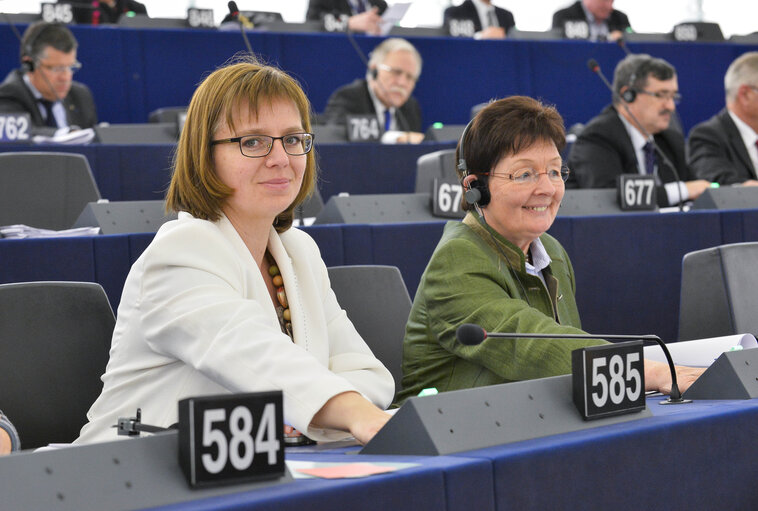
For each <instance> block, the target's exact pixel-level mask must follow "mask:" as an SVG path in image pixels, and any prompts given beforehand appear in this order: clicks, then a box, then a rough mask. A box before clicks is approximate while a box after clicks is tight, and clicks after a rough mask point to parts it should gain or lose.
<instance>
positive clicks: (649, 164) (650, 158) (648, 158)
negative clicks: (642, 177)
mask: <svg viewBox="0 0 758 511" xmlns="http://www.w3.org/2000/svg"><path fill="white" fill-rule="evenodd" d="M642 151H643V152H644V153H645V174H650V175H652V174H654V173H655V147H654V146H653V144H651V143H650V142H647V143H646V144H645V145H644V146H642Z"/></svg>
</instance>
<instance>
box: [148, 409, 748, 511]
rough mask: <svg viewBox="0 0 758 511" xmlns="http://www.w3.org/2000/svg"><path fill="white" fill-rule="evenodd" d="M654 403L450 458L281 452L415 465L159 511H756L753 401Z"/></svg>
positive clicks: (302, 457) (330, 459) (306, 457)
mask: <svg viewBox="0 0 758 511" xmlns="http://www.w3.org/2000/svg"><path fill="white" fill-rule="evenodd" d="M661 399H662V398H649V399H648V406H649V408H650V410H651V411H652V412H653V417H650V418H646V419H641V420H637V421H631V422H625V423H621V424H616V425H612V426H601V427H597V428H593V429H587V430H582V431H578V432H572V433H566V434H562V435H555V436H551V437H545V438H538V439H534V440H528V441H524V442H517V443H513V444H509V445H503V446H497V447H490V448H486V449H481V450H476V451H469V452H462V453H459V454H456V455H452V456H439V457H412V456H366V457H363V456H356V455H351V454H344V453H342V452H341V451H340V453H330V451H324V452H322V453H313V454H300V453H296V454H292V453H289V452H288V454H287V457H288V458H290V459H296V460H307V461H320V462H339V461H341V462H363V461H373V462H387V461H392V462H415V463H419V464H420V465H419V466H416V467H412V468H408V469H404V470H401V471H398V472H394V473H389V474H380V475H375V476H371V477H368V478H363V479H352V480H351V479H342V480H313V479H310V480H296V481H294V482H293V483H291V484H288V485H283V486H277V487H273V488H263V489H260V490H257V491H251V492H246V493H238V494H233V495H229V496H225V497H218V498H212V499H204V500H199V501H195V502H191V503H186V504H182V505H175V506H167V507H163V508H160V509H164V510H174V509H176V510H178V509H188V510H193V511H201V510H203V511H204V510H215V509H219V510H220V509H223V510H234V509H263V510H268V509H272V510H274V509H276V510H289V509H293V510H297V511H300V510H302V509H313V510H316V509H318V510H321V509H350V510H373V509H377V510H385V509H397V510H401V511H406V510H408V511H418V510H426V509H429V510H442V509H445V510H448V511H456V510H463V511H470V510H490V509H498V510H519V511H522V510H532V509H534V510H545V509H550V510H563V509H565V510H575V509H593V510H594V509H598V510H600V509H602V510H606V509H620V510H627V509H628V510H639V509H666V510H691V509H714V510H715V509H730V510H732V509H734V510H743V509H744V510H748V509H755V506H756V505H757V504H758V487H757V486H756V485H755V482H754V479H755V459H756V456H757V455H758V449H757V446H758V444H756V442H755V438H756V435H758V401H757V400H745V401H696V402H695V403H693V404H690V405H676V406H660V405H658V402H659V401H660V400H661ZM456 459H457V460H458V462H457V463H456V462H455V460H456Z"/></svg>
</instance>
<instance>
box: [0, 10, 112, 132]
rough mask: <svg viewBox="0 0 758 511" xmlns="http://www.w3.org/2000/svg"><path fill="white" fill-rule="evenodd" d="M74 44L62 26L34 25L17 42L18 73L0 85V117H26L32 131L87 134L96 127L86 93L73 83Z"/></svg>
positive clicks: (85, 87)
mask: <svg viewBox="0 0 758 511" xmlns="http://www.w3.org/2000/svg"><path fill="white" fill-rule="evenodd" d="M76 48H77V42H76V39H75V38H74V35H73V34H72V33H71V31H70V30H69V29H68V28H66V26H65V25H61V24H57V23H46V22H43V21H39V22H36V23H33V24H32V25H29V28H27V29H26V32H24V36H23V38H22V40H21V51H20V56H21V65H22V67H21V69H17V70H14V71H11V72H10V73H9V74H8V76H7V77H6V78H5V81H3V83H2V84H0V112H3V113H28V114H29V115H30V116H31V121H32V125H33V126H34V127H38V128H40V127H48V128H66V127H79V128H91V127H92V126H94V125H95V124H97V111H96V110H95V102H94V100H93V99H92V93H91V92H90V90H89V89H88V88H87V86H86V85H84V84H81V83H78V82H74V81H73V74H74V72H75V71H77V70H78V69H79V68H80V67H81V64H80V63H79V62H77V60H76Z"/></svg>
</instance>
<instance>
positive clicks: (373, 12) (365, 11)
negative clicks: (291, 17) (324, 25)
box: [305, 0, 387, 35]
mask: <svg viewBox="0 0 758 511" xmlns="http://www.w3.org/2000/svg"><path fill="white" fill-rule="evenodd" d="M386 9H387V2H385V1H384V0H310V2H309V3H308V12H307V13H306V14H305V19H307V20H320V19H324V18H325V17H327V16H332V17H333V18H334V19H335V20H341V21H342V22H346V23H347V25H346V26H347V29H348V30H350V31H352V32H364V33H366V34H372V35H379V22H380V21H381V19H382V18H381V14H382V13H383V12H384V11H385V10H386Z"/></svg>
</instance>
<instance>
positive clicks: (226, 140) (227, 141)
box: [211, 131, 316, 158]
mask: <svg viewBox="0 0 758 511" xmlns="http://www.w3.org/2000/svg"><path fill="white" fill-rule="evenodd" d="M292 135H308V136H310V137H311V146H310V147H309V148H308V150H307V151H305V152H304V153H298V154H292V153H290V152H289V151H287V146H286V145H284V138H285V137H291V136H292ZM249 137H266V138H270V139H271V144H270V145H269V146H268V151H267V152H266V154H261V155H260V156H250V155H249V154H245V152H244V151H243V150H242V139H243V138H249ZM277 140H281V142H282V149H284V152H285V153H287V154H288V155H290V156H305V155H306V154H308V153H310V152H311V151H312V150H313V143H314V141H315V140H316V136H315V135H314V134H313V133H309V132H307V131H298V132H297V133H287V134H286V135H282V136H281V137H272V136H271V135H258V134H255V133H254V134H251V135H242V136H239V137H232V138H222V139H220V140H211V145H212V146H214V145H218V144H231V143H234V142H237V146H238V147H239V148H240V153H241V154H242V156H244V157H245V158H265V157H266V156H268V155H269V154H271V151H272V150H273V149H274V142H276V141H277Z"/></svg>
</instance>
